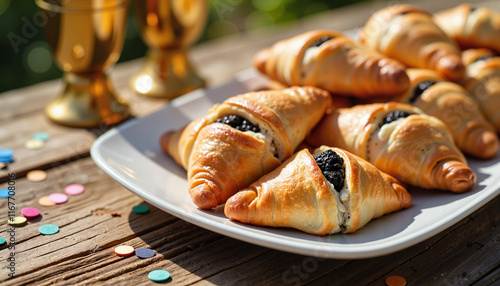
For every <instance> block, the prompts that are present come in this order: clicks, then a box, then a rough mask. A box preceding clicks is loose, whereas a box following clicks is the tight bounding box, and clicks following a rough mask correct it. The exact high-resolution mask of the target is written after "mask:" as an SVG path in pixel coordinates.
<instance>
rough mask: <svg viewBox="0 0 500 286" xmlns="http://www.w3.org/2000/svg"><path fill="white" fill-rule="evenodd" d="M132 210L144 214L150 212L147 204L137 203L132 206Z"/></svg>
mask: <svg viewBox="0 0 500 286" xmlns="http://www.w3.org/2000/svg"><path fill="white" fill-rule="evenodd" d="M132 211H133V212H134V213H136V214H144V213H147V212H149V208H148V206H146V205H137V206H135V207H133V208H132Z"/></svg>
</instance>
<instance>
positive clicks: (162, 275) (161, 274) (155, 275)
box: [148, 270, 170, 282]
mask: <svg viewBox="0 0 500 286" xmlns="http://www.w3.org/2000/svg"><path fill="white" fill-rule="evenodd" d="M148 277H149V280H151V281H154V282H163V281H167V280H168V278H170V272H168V271H166V270H153V271H151V272H149V274H148Z"/></svg>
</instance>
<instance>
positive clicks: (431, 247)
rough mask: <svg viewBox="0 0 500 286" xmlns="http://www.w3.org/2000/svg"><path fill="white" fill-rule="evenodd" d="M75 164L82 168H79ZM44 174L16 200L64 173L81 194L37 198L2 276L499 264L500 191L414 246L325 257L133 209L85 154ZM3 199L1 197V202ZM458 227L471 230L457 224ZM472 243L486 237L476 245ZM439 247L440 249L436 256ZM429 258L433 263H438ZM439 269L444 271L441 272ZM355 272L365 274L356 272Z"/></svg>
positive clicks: (411, 272) (265, 276)
mask: <svg viewBox="0 0 500 286" xmlns="http://www.w3.org/2000/svg"><path fill="white" fill-rule="evenodd" d="M80 170H86V172H85V173H84V174H82V173H81V172H80ZM48 174H49V177H48V179H47V181H45V182H42V183H31V182H28V181H27V180H26V179H24V178H23V179H20V180H18V182H17V186H18V187H19V188H22V189H24V191H19V193H18V194H16V200H17V201H18V202H19V205H18V207H19V208H22V207H24V206H30V205H31V206H33V205H34V206H37V200H38V198H39V197H40V196H42V195H47V194H50V193H52V192H56V191H61V189H62V187H63V186H65V185H67V184H69V183H74V182H79V183H83V184H84V185H85V186H86V188H87V190H86V192H85V193H84V194H82V195H80V196H75V197H70V201H69V202H67V203H65V204H63V205H58V206H53V207H41V206H39V208H40V210H41V211H42V215H43V217H42V219H41V220H40V221H35V222H30V223H29V224H28V225H26V226H24V227H21V228H17V229H16V230H17V233H16V235H17V236H16V239H17V241H18V249H17V252H16V257H17V263H18V265H19V268H18V269H16V270H17V273H16V278H14V279H12V280H7V281H4V282H5V285H21V284H35V283H36V284H37V285H48V284H53V283H55V284H78V283H85V284H96V285H97V284H116V283H118V284H120V283H125V282H126V281H133V282H134V283H136V282H137V283H141V282H144V281H146V279H147V278H146V276H147V273H148V272H149V271H151V270H154V269H166V270H168V271H170V272H171V273H172V275H173V277H174V278H173V280H172V281H173V282H175V283H179V284H193V283H194V284H196V283H203V284H205V283H213V284H217V285H220V284H225V283H231V284H240V283H242V284H260V283H266V284H267V283H268V284H295V283H300V284H306V283H307V284H313V285H314V284H317V285H320V284H321V285H324V283H328V282H332V281H335V282H338V283H339V284H344V283H353V282H356V283H361V284H366V283H371V282H374V281H377V283H379V282H380V283H383V279H385V277H387V276H388V275H389V274H397V275H402V276H403V277H405V278H407V279H408V281H409V282H410V281H412V282H413V281H415V282H418V283H427V282H428V281H427V280H426V279H425V277H438V278H439V280H438V282H440V283H443V281H446V280H445V279H448V281H450V280H449V279H455V278H454V277H456V275H457V273H459V274H461V273H462V272H461V271H462V270H461V267H467V268H468V271H469V272H468V273H470V274H471V275H472V274H473V272H474V271H475V270H477V271H483V272H482V273H479V272H477V273H478V274H477V275H478V276H480V275H483V276H484V275H486V274H487V273H484V271H492V269H495V268H496V267H498V260H495V259H496V254H497V253H498V247H499V243H498V240H499V239H498V237H500V234H499V233H498V229H497V228H492V226H496V225H498V222H499V220H500V214H499V212H498V210H497V209H496V206H497V205H498V203H500V198H497V199H495V200H494V201H492V202H491V203H489V204H488V205H487V206H486V207H484V208H482V209H481V210H480V211H478V212H476V213H474V214H473V215H472V216H471V217H470V218H467V219H465V220H463V221H461V222H460V223H458V224H457V225H455V226H454V227H452V228H450V229H449V230H447V231H445V232H443V233H442V234H440V235H438V236H436V237H433V238H431V239H429V240H427V241H425V242H423V243H421V244H418V245H416V246H414V247H412V248H410V249H407V250H404V251H401V252H398V253H395V254H392V255H388V256H384V257H379V258H374V259H364V260H355V261H344V260H324V259H318V258H313V257H307V256H301V255H295V254H290V253H284V252H280V251H275V250H271V249H267V248H264V247H259V246H255V245H251V244H248V243H243V242H240V241H237V240H234V239H231V238H226V237H223V236H221V235H218V234H215V233H212V232H210V231H207V230H204V229H201V228H199V227H196V226H194V225H191V224H189V223H186V222H184V221H181V220H178V219H176V218H174V217H172V216H170V215H168V214H165V213H163V212H162V211H159V210H158V209H156V208H154V207H151V212H150V213H148V214H146V215H137V214H133V213H131V212H130V209H131V206H133V205H135V204H138V203H140V202H141V201H142V200H141V199H140V198H138V197H136V196H135V195H133V194H132V193H130V192H128V191H127V190H125V189H124V188H123V187H121V186H120V185H119V184H118V183H116V182H115V181H113V180H112V179H110V178H109V177H107V175H106V174H104V173H103V172H102V171H101V170H100V169H98V168H97V167H96V166H95V165H94V164H93V162H92V160H91V159H90V158H86V159H81V160H78V161H75V162H71V163H68V164H65V165H63V166H60V167H58V168H54V169H52V170H49V173H48ZM5 207H6V205H5V200H3V201H1V204H0V209H2V208H5ZM111 211H118V212H121V213H122V216H121V217H118V218H112V217H111V216H110V212H111ZM98 214H102V215H98ZM1 219H6V213H0V220H1ZM45 223H55V224H57V225H59V226H60V227H61V232H60V233H59V234H57V235H55V236H41V235H39V234H38V233H37V228H38V226H39V225H41V224H45ZM7 228H8V227H7V226H5V225H4V226H2V227H1V228H0V229H1V231H0V235H1V236H4V237H5V231H6V230H7ZM464 228H466V229H468V230H469V232H465V233H464V232H462V231H461V230H463V229H464ZM469 242H470V245H469V244H468V243H469ZM125 243H126V244H129V245H132V246H134V247H150V248H152V249H154V250H155V251H157V253H158V255H157V256H156V257H155V258H153V259H152V260H147V261H146V260H140V259H138V258H137V257H128V258H121V257H117V256H116V255H114V254H113V248H114V247H115V246H116V245H119V244H125ZM477 243H479V244H477ZM477 245H482V247H481V248H480V249H475V246H477ZM6 255H8V254H7V250H6V249H3V250H0V260H4V259H6V257H7V256H6ZM435 255H438V257H437V258H433V257H434V256H435ZM402 256H403V257H406V260H405V261H401V257H402ZM471 256H474V257H475V258H474V259H472V260H471V259H467V263H465V264H463V265H462V260H463V259H458V258H460V257H471ZM476 260H477V261H476ZM429 261H433V262H435V263H438V264H439V268H438V269H439V271H438V270H436V267H435V266H433V265H432V263H429ZM440 261H442V262H440ZM470 261H474V263H477V267H475V268H474V267H472V266H471V265H470V264H469V262H470ZM481 261H483V262H482V263H481ZM494 262H496V263H497V264H495V263H494ZM262 265H273V267H272V268H267V267H262ZM248 269H251V271H249V270H248ZM436 271H437V272H439V273H437V272H436ZM443 271H444V272H446V273H447V274H445V275H443V276H441V273H442V272H443ZM0 272H1V273H0V280H2V279H3V278H4V277H6V274H7V273H6V272H5V269H2V270H1V271H0ZM360 272H363V273H365V274H364V275H362V276H360V275H359V274H358V273H360ZM469 277H472V276H469ZM431 282H432V281H431Z"/></svg>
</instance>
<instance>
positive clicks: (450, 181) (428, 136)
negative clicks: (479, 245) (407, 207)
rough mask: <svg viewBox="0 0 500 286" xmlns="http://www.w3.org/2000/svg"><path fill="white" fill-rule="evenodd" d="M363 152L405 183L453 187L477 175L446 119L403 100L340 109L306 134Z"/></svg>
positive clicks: (467, 185)
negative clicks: (427, 113) (400, 101)
mask: <svg viewBox="0 0 500 286" xmlns="http://www.w3.org/2000/svg"><path fill="white" fill-rule="evenodd" d="M306 140H307V142H308V143H309V144H311V145H313V146H319V145H327V146H335V147H339V148H342V149H345V150H347V151H349V152H352V153H353V154H355V155H357V156H360V157H361V158H363V159H365V160H367V161H368V162H370V163H372V164H373V165H375V167H377V168H379V169H380V170H381V171H383V172H386V173H388V174H390V175H392V176H394V177H396V178H397V179H399V180H400V181H402V182H405V183H408V184H412V185H415V186H419V187H423V188H436V189H442V190H450V191H453V192H464V191H467V190H470V189H471V188H472V187H473V186H474V184H475V180H476V176H475V174H474V171H472V169H470V168H469V167H468V166H467V161H466V159H465V156H464V155H463V154H462V152H461V151H460V150H459V149H458V148H457V147H456V145H455V144H454V142H453V137H452V136H451V134H450V133H449V131H448V128H447V127H446V126H445V125H444V123H443V122H442V121H441V120H439V119H437V118H435V117H433V116H429V115H426V114H424V113H423V112H422V111H421V110H420V109H418V108H416V107H414V106H411V105H408V104H403V103H395V102H390V103H385V104H384V103H374V104H368V105H356V106H354V107H351V108H339V109H336V110H335V111H334V112H333V113H331V114H330V115H327V116H325V117H324V119H323V120H322V121H321V122H320V123H319V124H318V125H317V127H315V128H314V130H313V131H312V132H311V134H310V136H308V138H307V139H306Z"/></svg>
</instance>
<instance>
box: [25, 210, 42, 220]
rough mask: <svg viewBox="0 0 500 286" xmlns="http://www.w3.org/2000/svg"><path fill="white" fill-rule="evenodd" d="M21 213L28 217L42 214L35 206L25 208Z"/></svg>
mask: <svg viewBox="0 0 500 286" xmlns="http://www.w3.org/2000/svg"><path fill="white" fill-rule="evenodd" d="M21 214H22V215H23V216H24V217H26V218H34V217H37V216H39V215H40V211H39V210H38V209H35V208H23V209H22V210H21Z"/></svg>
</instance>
